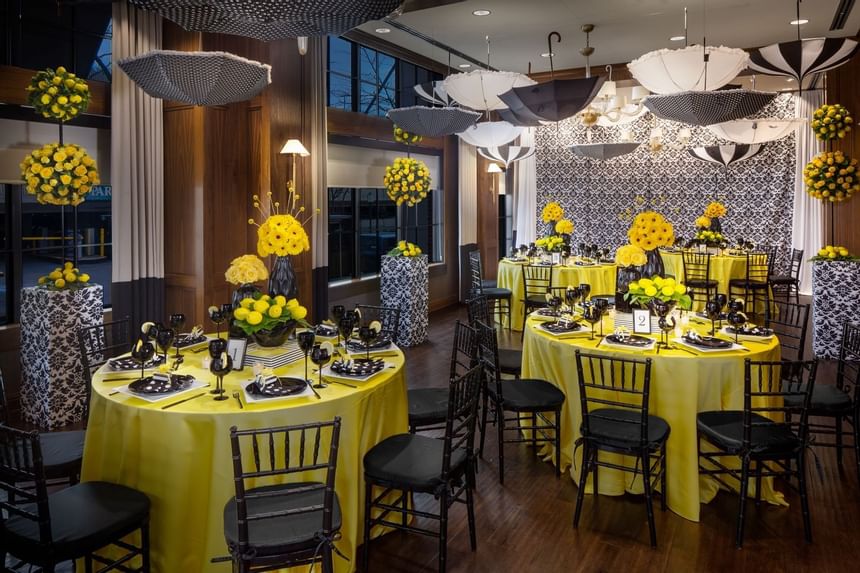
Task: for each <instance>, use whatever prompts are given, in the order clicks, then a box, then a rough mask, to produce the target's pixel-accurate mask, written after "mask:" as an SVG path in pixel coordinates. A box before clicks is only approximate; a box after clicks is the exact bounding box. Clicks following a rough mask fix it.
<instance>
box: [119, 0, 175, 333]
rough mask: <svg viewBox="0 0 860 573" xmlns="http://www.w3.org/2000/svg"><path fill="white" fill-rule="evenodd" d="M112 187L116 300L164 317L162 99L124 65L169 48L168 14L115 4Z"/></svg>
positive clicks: (136, 311)
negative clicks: (165, 41) (164, 24)
mask: <svg viewBox="0 0 860 573" xmlns="http://www.w3.org/2000/svg"><path fill="white" fill-rule="evenodd" d="M112 43H113V58H112V59H113V69H112V82H111V164H112V169H111V186H112V209H111V214H112V217H113V226H112V230H113V271H112V274H113V277H112V278H113V283H114V284H113V291H112V295H113V306H114V312H115V313H117V311H119V313H118V314H117V316H125V315H129V316H131V317H132V319H133V320H135V321H140V320H143V319H144V318H145V317H158V316H164V312H163V307H164V202H163V197H164V149H163V143H164V137H163V118H162V102H161V100H160V99H156V98H153V97H150V96H148V95H146V94H145V93H144V92H143V90H141V89H140V88H139V87H137V85H135V84H134V83H133V82H132V81H131V80H130V79H129V77H128V76H127V75H125V73H124V72H123V71H122V70H120V68H119V66H117V62H118V61H119V60H121V59H123V58H127V57H130V56H137V55H141V54H144V53H146V52H149V51H151V50H156V49H160V48H161V18H160V17H159V16H157V15H155V14H154V13H153V12H148V11H143V10H139V9H137V8H133V7H131V6H129V5H127V4H126V3H125V2H119V3H116V4H114V6H113V42H112Z"/></svg>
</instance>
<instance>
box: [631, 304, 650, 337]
mask: <svg viewBox="0 0 860 573" xmlns="http://www.w3.org/2000/svg"><path fill="white" fill-rule="evenodd" d="M633 332H634V333H636V334H651V311H650V310H647V309H638V308H634V309H633Z"/></svg>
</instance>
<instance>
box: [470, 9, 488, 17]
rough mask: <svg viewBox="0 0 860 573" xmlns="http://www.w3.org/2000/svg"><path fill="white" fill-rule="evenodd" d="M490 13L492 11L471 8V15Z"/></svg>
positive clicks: (486, 14)
mask: <svg viewBox="0 0 860 573" xmlns="http://www.w3.org/2000/svg"><path fill="white" fill-rule="evenodd" d="M490 14H492V12H490V11H489V10H473V11H472V15H473V16H489V15H490Z"/></svg>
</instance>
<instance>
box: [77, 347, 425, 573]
mask: <svg viewBox="0 0 860 573" xmlns="http://www.w3.org/2000/svg"><path fill="white" fill-rule="evenodd" d="M206 354H207V352H206V351H203V352H200V353H193V352H191V351H186V352H185V353H184V355H185V362H184V364H183V366H182V367H181V368H180V369H179V372H180V373H184V374H193V375H194V376H195V378H197V379H198V380H201V381H203V382H212V386H213V387H214V376H213V375H211V374H210V373H209V371H208V370H204V369H203V368H202V364H201V361H202V358H203V356H205V355H206ZM395 354H396V355H392V356H386V357H385V360H386V362H387V363H388V364H389V365H393V366H394V368H389V369H385V370H384V371H383V372H381V373H379V374H377V375H376V376H375V377H373V378H371V379H370V380H368V381H366V382H361V381H354V382H351V383H352V384H353V385H356V386H358V388H357V389H352V388H348V387H346V386H341V385H339V384H332V383H331V382H329V386H328V388H323V389H319V390H317V391H318V392H319V393H320V395H321V396H322V399H317V398H316V397H314V396H313V395H312V394H311V395H310V396H307V397H305V396H300V397H294V398H284V399H278V400H273V401H270V402H264V403H257V404H249V403H247V401H246V400H245V399H244V395H243V396H242V401H243V403H244V409H240V408H239V403H238V402H237V401H236V400H235V399H234V398H232V397H231V398H230V399H229V400H224V401H220V402H219V401H215V400H213V399H212V398H213V397H212V396H211V395H209V394H207V395H205V396H202V397H200V398H195V399H193V400H189V401H187V402H185V403H182V404H179V405H177V406H175V407H171V408H169V409H166V410H165V409H162V406H164V405H166V404H169V403H171V402H174V401H178V400H179V399H181V398H182V397H187V396H194V395H195V394H197V393H201V392H204V391H206V390H209V389H210V388H205V389H201V390H194V391H189V392H188V393H187V394H185V395H183V396H178V397H176V398H171V399H166V400H164V401H163V402H157V403H149V402H146V401H144V400H143V399H140V398H136V397H133V396H128V395H126V394H122V393H117V394H114V395H111V394H112V392H113V391H115V390H116V389H117V388H119V387H121V386H123V385H124V384H127V383H128V381H129V378H128V377H127V378H126V380H125V381H113V382H111V381H108V380H111V379H116V378H119V377H121V376H122V375H123V374H125V375H127V376H128V375H129V374H130V373H118V372H115V371H111V370H108V367H107V366H105V367H103V368H102V369H101V370H99V372H98V373H96V374H95V375H94V378H93V394H92V404H91V407H90V417H89V423H88V426H87V437H86V444H85V448H84V462H83V472H82V478H83V480H84V481H94V480H103V481H109V482H114V483H119V484H123V485H127V486H129V487H133V488H135V489H138V490H140V491H142V492H144V493H146V494H147V495H148V496H149V498H150V500H151V502H152V510H151V525H150V531H151V556H152V570H153V571H164V572H168V571H183V572H185V573H192V572H204V571H205V572H218V571H224V572H229V571H230V570H231V565H230V563H229V562H228V563H218V564H212V563H210V559H211V558H213V557H220V556H226V555H228V552H227V546H226V543H225V540H224V529H223V521H224V517H223V515H224V504H225V503H226V502H227V500H228V499H229V498H230V497H232V496H233V495H234V493H235V490H234V485H233V465H232V454H231V448H230V427H231V426H236V427H238V428H239V429H249V428H265V427H273V426H284V425H293V424H304V423H309V422H317V421H326V420H332V419H333V418H334V417H335V416H340V417H341V424H342V425H341V434H340V447H339V451H338V460H337V476H336V484H335V490H336V491H337V495H338V497H339V500H340V506H341V511H342V515H343V526H342V528H341V533H342V536H343V538H342V539H341V540H340V541H338V542H337V544H336V545H337V547H338V549H339V550H340V551H341V552H343V553H344V554H345V555H346V556H348V557H349V558H350V561H349V562H347V561H345V560H343V559H341V558H340V557H337V556H335V558H334V564H335V570H336V571H338V572H339V573H348V572H350V571H353V570H355V552H356V547H357V546H358V544H359V543H360V542H361V539H362V535H363V524H364V480H363V478H362V476H363V465H362V460H363V458H364V454H365V453H366V452H367V451H368V450H369V449H370V448H371V447H373V446H374V445H375V444H377V443H379V442H380V441H382V440H383V439H385V438H387V437H389V436H391V435H394V434H398V433H405V432H407V431H408V421H407V417H408V408H407V400H406V380H405V371H404V368H403V365H404V357H403V354H402V353H401V352H400V351H399V350H397V351H396V353H395ZM309 368H311V369H313V368H314V365H313V364H310V363H309ZM275 373H276V374H279V375H292V376H297V377H299V378H301V377H303V376H304V360H303V359H302V360H300V361H298V362H294V363H292V364H289V365H287V366H284V367H281V368H277V369H276V370H275ZM311 377H312V378H313V376H311ZM251 378H252V372H251V368H250V367H249V366H245V368H244V370H242V371H234V372H232V373H231V374H229V375H228V376H226V377H225V379H224V388H225V390H226V391H227V395H228V396H232V394H233V392H234V391H241V390H240V384H241V383H242V382H245V381H250V379H251ZM288 478H289V479H291V480H292V481H295V480H296V479H297V475H295V474H291V475H290V476H288ZM380 532H381V530H380ZM374 533H377V532H376V531H375V532H374ZM294 570H295V571H303V572H304V571H306V570H307V566H305V567H302V568H296V569H294Z"/></svg>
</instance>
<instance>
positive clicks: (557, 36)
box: [546, 32, 561, 79]
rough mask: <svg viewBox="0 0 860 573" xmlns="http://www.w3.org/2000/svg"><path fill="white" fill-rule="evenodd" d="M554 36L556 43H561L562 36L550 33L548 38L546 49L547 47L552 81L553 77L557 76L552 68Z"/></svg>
mask: <svg viewBox="0 0 860 573" xmlns="http://www.w3.org/2000/svg"><path fill="white" fill-rule="evenodd" d="M553 36H554V37H555V41H556V43H561V34H559V33H558V32H550V33H549V34H547V36H546V47H547V53H548V54H549V77H550V79H552V78H553V76H555V70H554V69H553V66H552V38H553Z"/></svg>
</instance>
